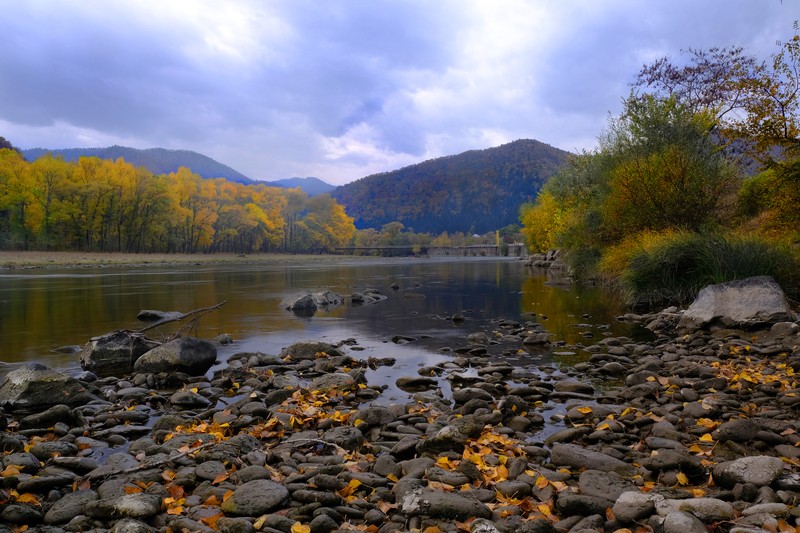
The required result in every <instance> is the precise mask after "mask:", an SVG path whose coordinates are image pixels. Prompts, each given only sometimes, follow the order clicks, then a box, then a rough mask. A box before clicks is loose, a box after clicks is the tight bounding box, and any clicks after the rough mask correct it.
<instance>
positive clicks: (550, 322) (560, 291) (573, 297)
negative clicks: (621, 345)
mask: <svg viewBox="0 0 800 533" xmlns="http://www.w3.org/2000/svg"><path fill="white" fill-rule="evenodd" d="M521 300H522V302H521V304H520V306H521V310H522V312H523V313H535V314H536V320H537V321H538V322H540V323H541V324H542V325H543V326H544V327H545V329H547V331H548V332H549V333H550V334H551V335H552V338H553V339H554V340H564V341H566V342H567V343H568V344H577V343H581V344H594V343H595V342H597V341H598V340H600V339H601V338H602V337H603V334H604V332H605V331H610V332H611V333H612V334H614V335H625V336H629V335H631V334H632V331H633V329H634V328H633V327H632V326H631V325H630V324H625V323H621V322H619V321H617V320H616V317H617V316H618V315H620V314H622V313H623V312H624V307H623V305H622V302H621V301H620V300H619V298H617V297H616V296H615V295H614V294H612V293H611V292H610V291H608V290H606V289H604V288H602V287H588V286H583V285H577V284H571V285H570V284H563V283H560V282H559V280H558V279H550V280H548V277H547V276H546V275H545V274H544V273H542V274H541V275H533V276H530V277H528V278H527V279H525V281H524V282H523V284H522V298H521ZM542 315H544V316H546V317H547V319H543V318H542ZM579 324H586V325H587V326H586V327H578V325H579ZM589 326H591V327H589ZM598 326H600V327H599V328H598ZM604 326H608V329H605V328H604ZM584 332H592V333H594V337H585V336H583V333H584Z"/></svg>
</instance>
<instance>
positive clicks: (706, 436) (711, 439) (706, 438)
mask: <svg viewBox="0 0 800 533" xmlns="http://www.w3.org/2000/svg"><path fill="white" fill-rule="evenodd" d="M699 440H700V442H714V437H712V436H711V433H704V434H703V435H702V436H701V437H700V439H699Z"/></svg>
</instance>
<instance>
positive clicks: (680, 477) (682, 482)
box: [675, 472, 689, 485]
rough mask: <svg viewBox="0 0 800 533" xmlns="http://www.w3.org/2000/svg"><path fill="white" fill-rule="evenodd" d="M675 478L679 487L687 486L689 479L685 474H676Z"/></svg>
mask: <svg viewBox="0 0 800 533" xmlns="http://www.w3.org/2000/svg"><path fill="white" fill-rule="evenodd" d="M675 478H676V479H677V480H678V484H680V485H688V484H689V478H688V477H686V474H684V473H683V472H678V474H677V475H676V476H675Z"/></svg>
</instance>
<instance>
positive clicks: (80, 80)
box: [0, 0, 800, 184]
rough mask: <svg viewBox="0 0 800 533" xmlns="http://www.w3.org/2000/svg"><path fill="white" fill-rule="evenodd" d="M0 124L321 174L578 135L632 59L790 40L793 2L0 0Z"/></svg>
mask: <svg viewBox="0 0 800 533" xmlns="http://www.w3.org/2000/svg"><path fill="white" fill-rule="evenodd" d="M0 12H1V13H2V21H0V49H1V50H2V53H1V54H0V136H3V137H5V138H6V139H8V140H10V141H11V142H12V143H13V144H14V145H16V146H18V147H21V148H34V147H43V148H73V147H101V146H109V145H112V144H120V145H124V146H132V147H136V148H150V147H163V148H172V149H186V150H194V151H197V152H201V153H203V154H205V155H208V156H210V157H213V158H214V159H217V160H218V161H220V162H222V163H225V164H227V165H229V166H231V167H233V168H235V169H236V170H238V171H240V172H242V173H244V174H245V175H247V176H250V177H252V178H255V179H267V180H273V179H281V178H288V177H292V176H316V177H319V178H321V179H323V180H325V181H328V182H330V183H334V184H341V183H346V182H348V181H352V180H354V179H358V178H361V177H363V176H366V175H369V174H372V173H375V172H382V171H388V170H394V169H397V168H400V167H402V166H405V165H408V164H413V163H416V162H419V161H423V160H426V159H430V158H433V157H439V156H442V155H450V154H456V153H460V152H463V151H465V150H470V149H476V148H488V147H492V146H498V145H500V144H504V143H506V142H510V141H513V140H515V139H520V138H532V139H537V140H540V141H543V142H546V143H548V144H551V145H553V146H557V147H559V148H562V149H565V150H570V151H576V150H580V149H590V148H592V147H594V146H595V143H596V139H597V136H598V135H599V134H600V133H601V131H602V129H603V127H604V126H605V125H606V123H607V120H608V116H609V113H612V114H615V113H618V112H619V110H620V102H621V100H622V99H623V98H624V97H625V96H626V95H627V94H628V92H629V90H630V87H629V83H630V82H631V81H632V80H633V77H634V76H635V74H636V73H637V72H638V70H639V68H640V67H641V66H642V65H643V64H644V63H646V62H649V61H652V60H653V59H655V58H657V57H660V56H663V55H669V56H672V57H674V58H677V59H679V58H680V57H681V54H680V51H681V50H682V49H686V48H709V47H712V46H734V45H738V46H743V47H745V49H746V50H747V51H748V52H749V53H751V54H752V55H755V56H757V57H759V58H762V59H767V58H768V57H769V55H770V54H772V53H774V52H776V51H777V46H776V44H775V42H776V40H778V39H781V40H785V39H788V38H790V37H791V35H793V34H792V21H793V20H797V19H800V2H797V1H796V0H653V1H645V0H601V1H598V0H316V1H311V0H108V1H102V2H100V1H94V0H92V1H87V0H24V1H20V0H0Z"/></svg>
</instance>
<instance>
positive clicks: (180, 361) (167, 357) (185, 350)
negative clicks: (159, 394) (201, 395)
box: [133, 337, 217, 376]
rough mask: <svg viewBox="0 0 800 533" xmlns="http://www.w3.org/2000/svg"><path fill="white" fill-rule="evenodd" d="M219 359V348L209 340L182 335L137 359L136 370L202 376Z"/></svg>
mask: <svg viewBox="0 0 800 533" xmlns="http://www.w3.org/2000/svg"><path fill="white" fill-rule="evenodd" d="M216 360H217V348H216V347H215V346H214V345H213V344H211V343H210V342H208V341H204V340H201V339H197V338H194V337H180V338H178V339H174V340H171V341H169V342H165V343H164V344H162V345H161V346H157V347H155V348H153V349H152V350H150V351H149V352H147V353H145V354H144V355H142V356H141V357H140V358H139V359H137V360H136V363H135V364H134V365H133V369H134V370H135V371H136V372H153V373H155V372H174V371H179V372H186V373H187V374H189V375H191V376H202V375H203V374H205V373H206V371H208V369H209V368H211V365H213V364H214V361H216Z"/></svg>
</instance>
